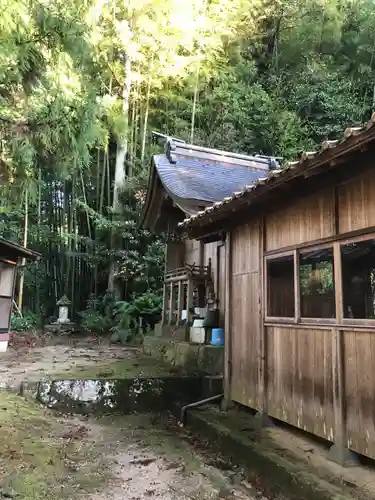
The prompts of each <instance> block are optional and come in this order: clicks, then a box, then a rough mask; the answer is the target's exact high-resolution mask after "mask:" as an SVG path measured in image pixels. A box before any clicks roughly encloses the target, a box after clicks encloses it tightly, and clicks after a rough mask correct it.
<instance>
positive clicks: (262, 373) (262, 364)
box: [259, 217, 268, 413]
mask: <svg viewBox="0 0 375 500" xmlns="http://www.w3.org/2000/svg"><path fill="white" fill-rule="evenodd" d="M264 245H265V222H264V217H262V218H261V219H260V221H259V342H260V349H259V356H260V360H259V405H260V407H261V409H262V411H263V412H264V413H267V407H268V405H267V402H268V398H267V331H266V328H265V326H264V320H265V303H264V299H265V297H264V293H263V291H264V289H265V281H264V280H265V276H264V257H263V255H264Z"/></svg>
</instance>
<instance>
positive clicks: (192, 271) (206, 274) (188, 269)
mask: <svg viewBox="0 0 375 500" xmlns="http://www.w3.org/2000/svg"><path fill="white" fill-rule="evenodd" d="M210 277H211V266H195V265H193V266H191V265H189V264H186V265H185V266H184V267H178V268H176V269H172V270H171V271H168V272H166V273H165V277H164V283H170V282H171V281H181V280H182V281H183V280H188V279H191V278H193V279H202V280H208V279H210Z"/></svg>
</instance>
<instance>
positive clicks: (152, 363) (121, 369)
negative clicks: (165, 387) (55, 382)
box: [47, 354, 178, 380]
mask: <svg viewBox="0 0 375 500" xmlns="http://www.w3.org/2000/svg"><path fill="white" fill-rule="evenodd" d="M177 372H178V370H175V369H173V368H172V367H171V366H168V365H166V364H164V363H162V362H160V361H158V360H156V359H154V358H152V357H148V356H143V355H142V354H140V355H139V357H138V358H126V359H121V360H119V361H111V360H105V361H104V362H103V363H101V362H98V363H96V364H94V365H84V366H83V365H82V366H80V365H79V362H78V363H77V365H76V366H75V367H74V369H71V370H69V371H67V372H64V371H62V372H59V373H56V372H54V373H53V378H55V379H58V378H62V379H65V380H66V379H72V380H78V379H80V380H90V379H97V378H101V379H106V378H119V379H121V378H135V377H163V376H171V375H173V374H174V373H177ZM47 375H48V374H47Z"/></svg>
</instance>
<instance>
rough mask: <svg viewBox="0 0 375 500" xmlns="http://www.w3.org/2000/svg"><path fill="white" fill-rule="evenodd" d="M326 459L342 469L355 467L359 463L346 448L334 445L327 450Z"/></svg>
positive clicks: (353, 454)
mask: <svg viewBox="0 0 375 500" xmlns="http://www.w3.org/2000/svg"><path fill="white" fill-rule="evenodd" d="M328 458H329V459H330V460H332V462H335V463H337V464H339V465H341V466H342V467H356V466H358V465H359V463H360V462H359V460H358V456H357V455H356V454H355V453H353V452H352V451H350V450H349V449H348V448H345V447H343V446H337V445H335V444H333V445H332V446H331V448H330V449H329V454H328Z"/></svg>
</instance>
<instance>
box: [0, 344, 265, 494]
mask: <svg viewBox="0 0 375 500" xmlns="http://www.w3.org/2000/svg"><path fill="white" fill-rule="evenodd" d="M117 365H118V367H119V371H121V372H123V371H124V370H125V372H126V370H130V371H129V373H130V372H131V375H133V376H134V371H138V373H139V372H142V373H144V372H146V374H153V373H155V371H156V373H157V375H160V371H163V370H165V367H164V368H162V367H160V366H158V365H155V364H153V362H151V361H150V358H147V357H144V356H143V355H142V353H141V352H140V350H139V349H135V348H126V347H121V346H109V345H108V344H98V343H97V342H93V341H92V339H85V340H83V341H82V340H81V341H78V342H74V343H71V344H70V345H46V346H42V347H33V348H27V347H21V348H18V349H17V350H10V351H8V352H7V353H5V354H4V355H2V357H1V358H0V379H1V382H2V383H3V384H6V385H8V386H11V387H12V388H18V387H19V384H20V383H21V382H22V381H37V380H40V379H41V378H43V377H44V376H46V375H50V376H51V375H52V376H53V375H56V376H57V375H59V376H61V374H65V375H67V374H72V373H73V374H79V373H82V374H85V375H90V374H93V373H96V374H99V373H102V372H103V371H104V372H106V373H109V374H110V373H117V372H116V369H115V368H114V366H117ZM111 370H112V371H111ZM129 373H126V374H129ZM76 378H79V377H78V376H77V377H76ZM86 378H87V377H86ZM0 405H1V406H2V408H3V411H2V412H0V439H2V438H3V439H2V440H3V441H4V440H5V441H7V442H8V443H9V444H8V445H7V446H6V447H5V448H4V447H3V448H2V450H0V499H1V498H3V496H4V495H5V496H7V491H5V490H3V488H8V489H9V488H10V491H11V493H12V495H13V496H15V497H16V498H20V499H26V498H27V499H28V500H42V499H44V498H54V499H55V500H60V499H61V500H75V499H78V498H79V499H81V500H83V499H85V500H148V499H150V498H157V499H162V500H210V499H212V500H214V499H226V500H235V499H239V500H246V499H251V500H253V499H263V500H267V499H266V497H263V495H262V493H261V492H259V491H256V489H254V488H253V487H252V486H251V485H250V484H248V483H247V481H246V474H245V473H244V472H243V471H240V470H239V469H235V470H233V469H231V468H230V467H228V465H227V464H225V462H224V461H223V460H221V459H219V458H218V457H212V456H210V455H209V454H207V453H206V451H204V447H202V446H201V443H199V442H196V441H194V440H193V439H192V437H190V436H189V435H188V434H187V433H185V432H183V431H181V430H180V429H179V428H178V427H177V426H176V425H175V422H174V421H173V418H172V417H171V416H169V417H168V418H167V417H166V416H164V417H162V416H160V415H155V414H151V415H144V414H138V415H125V416H116V415H110V416H106V417H101V418H94V417H89V418H87V417H83V416H74V415H71V416H67V415H61V414H60V415H59V414H57V413H53V412H51V411H50V410H46V409H45V408H43V407H41V406H40V405H38V404H36V403H35V401H33V400H27V399H26V400H25V399H24V398H21V397H20V396H16V395H14V394H9V393H5V392H1V391H0ZM9 436H11V439H9ZM15 471H18V472H17V474H15ZM51 478H53V479H51ZM30 484H32V485H33V487H32V491H31V490H30ZM4 491H5V493H4Z"/></svg>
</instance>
